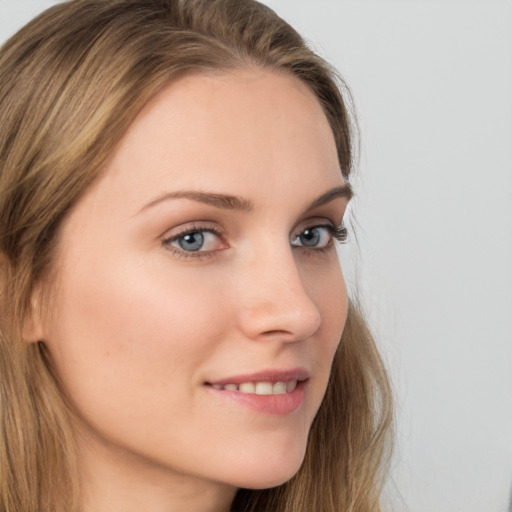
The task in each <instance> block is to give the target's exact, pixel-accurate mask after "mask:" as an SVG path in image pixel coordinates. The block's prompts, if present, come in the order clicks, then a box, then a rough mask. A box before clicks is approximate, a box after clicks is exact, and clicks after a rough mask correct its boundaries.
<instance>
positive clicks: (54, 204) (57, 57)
mask: <svg viewBox="0 0 512 512" xmlns="http://www.w3.org/2000/svg"><path fill="white" fill-rule="evenodd" d="M0 76H1V77H2V78H1V81H0V112H1V118H2V130H1V132H0V162H1V169H0V212H1V213H0V215H1V218H2V228H1V229H2V231H1V236H0V241H1V254H2V260H1V261H2V267H1V268H2V273H1V282H2V302H1V308H2V315H1V318H2V323H1V335H2V336H1V343H2V345H1V352H2V358H1V365H2V366H1V395H0V396H1V408H2V409H1V419H0V423H1V427H2V441H1V451H0V453H1V459H0V464H1V469H0V471H1V480H0V482H1V484H0V485H1V487H0V500H1V501H0V503H1V506H0V509H1V510H4V511H27V512H29V511H30V512H32V511H34V512H35V511H48V512H49V511H56V510H57V511H61V510H62V511H64V510H65V511H70V510H71V511H82V512H89V511H93V510H94V511H102V510H108V511H110V512H115V511H117V510H119V511H121V510H123V511H125V512H126V511H130V510H141V509H143V510H147V511H154V512H159V511H168V510H190V511H194V510H201V511H227V510H255V511H256V510H257V511H263V510H265V511H277V510H279V511H294V512H297V511H301V510H303V511H306V510H308V511H311V510H318V511H320V510H322V511H365V512H368V511H377V510H379V504H378V501H379V499H378V498H379V491H380V482H381V476H382V475H381V463H382V462H383V459H385V457H386V454H387V452H386V440H387V436H388V430H389V424H390V407H389V387H388V384H387V380H386V375H385V372H384V370H383V367H382V364H381V361H380V358H379V356H378V353H377V351H376V349H375V346H374V343H373V341H372V339H371V336H370V335H369V332H368V330H367V328H366V326H365V323H364V321H363V320H362V319H361V316H360V314H359V313H358V312H357V309H356V308H355V307H354V305H353V304H352V303H351V302H349V300H348V298H347V294H346V291H345V285H344V281H343V276H342V273H341V269H340V268H339V262H338V258H337V253H336V250H335V240H336V239H338V240H340V241H343V240H344V239H345V237H346V230H345V228H344V227H343V224H342V217H343V213H344V211H345V209H346V206H347V202H348V200H349V199H350V195H351V189H350V185H349V176H350V172H351V167H352V149H351V147H352V131H351V125H350V119H349V115H348V112H347V108H346V105H345V101H346V98H342V96H341V94H340V91H339V89H338V87H337V85H336V80H335V74H334V73H333V71H332V70H331V69H330V68H329V67H328V66H327V65H326V64H325V63H324V62H323V61H322V60H321V59H320V58H319V57H317V56H316V55H315V54H313V53H312V52H311V51H310V50H309V49H308V48H307V47H306V45H305V43H304V41H303V40H302V39H301V38H300V36H299V35H298V34H297V33H296V32H295V31H294V30H293V29H292V28H291V27H290V26H289V25H287V24H286V23H285V22H284V21H282V20H281V19H280V18H279V17H277V16H276V15H275V13H273V12H272V11H271V10H270V9H268V8H266V7H264V6H262V5H261V4H259V3H257V2H254V1H251V0H188V1H186V0H185V1H180V0H113V1H112V0H109V1H107V0H75V1H71V2H65V3H62V4H59V5H57V6H55V7H53V8H51V9H49V10H48V11H46V12H45V13H43V14H42V15H41V16H40V17H38V18H37V19H36V20H34V21H32V22H31V23H29V24H28V25H27V26H26V27H24V28H23V29H22V30H21V31H20V32H19V33H18V34H16V35H15V36H14V37H13V38H11V40H9V41H8V42H7V43H6V45H5V46H4V47H3V49H2V51H1V56H0ZM343 90H344V89H343ZM344 91H345V92H344V94H345V95H348V92H347V91H346V90H344ZM340 337H341V342H340Z"/></svg>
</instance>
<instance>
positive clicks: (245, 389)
mask: <svg viewBox="0 0 512 512" xmlns="http://www.w3.org/2000/svg"><path fill="white" fill-rule="evenodd" d="M254 388H255V386H254V382H244V383H243V384H240V386H238V391H240V393H254Z"/></svg>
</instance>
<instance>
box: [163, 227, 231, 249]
mask: <svg viewBox="0 0 512 512" xmlns="http://www.w3.org/2000/svg"><path fill="white" fill-rule="evenodd" d="M163 244H164V245H165V246H167V247H168V248H169V249H172V250H173V251H175V252H176V253H178V252H179V253H181V254H182V255H184V256H185V255H187V254H189V255H190V256H192V253H198V254H196V255H197V256H199V255H200V254H204V253H208V252H213V251H217V250H221V249H225V248H226V244H225V243H224V242H223V241H222V238H221V235H219V234H218V233H215V232H214V231H213V230H212V229H211V228H199V227H197V228H196V227H193V228H191V229H188V230H186V231H182V232H181V233H177V234H176V235H173V236H171V237H169V238H167V239H165V240H163Z"/></svg>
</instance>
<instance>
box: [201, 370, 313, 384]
mask: <svg viewBox="0 0 512 512" xmlns="http://www.w3.org/2000/svg"><path fill="white" fill-rule="evenodd" d="M307 379H309V372H308V371H307V370H306V369H305V368H292V369H290V370H277V369H267V370H262V371H258V372H255V373H251V374H245V375H233V376H231V377H226V378H223V379H219V380H209V381H207V382H205V384H210V385H212V386H213V385H219V386H225V385H226V384H236V385H237V386H238V385H240V384H243V383H244V382H272V383H273V384H275V383H276V382H286V381H289V380H296V381H299V382H301V381H305V380H307Z"/></svg>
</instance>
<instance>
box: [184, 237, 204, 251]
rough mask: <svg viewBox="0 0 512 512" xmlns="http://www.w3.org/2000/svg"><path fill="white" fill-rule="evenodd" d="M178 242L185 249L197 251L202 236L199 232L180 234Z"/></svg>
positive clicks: (202, 241)
mask: <svg viewBox="0 0 512 512" xmlns="http://www.w3.org/2000/svg"><path fill="white" fill-rule="evenodd" d="M178 243H179V245H180V247H181V248H182V249H183V250H185V251H198V250H199V249H201V247H202V246H203V243H204V236H203V235H202V234H201V233H189V234H188V235H184V236H182V237H181V238H180V239H179V241H178Z"/></svg>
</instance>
